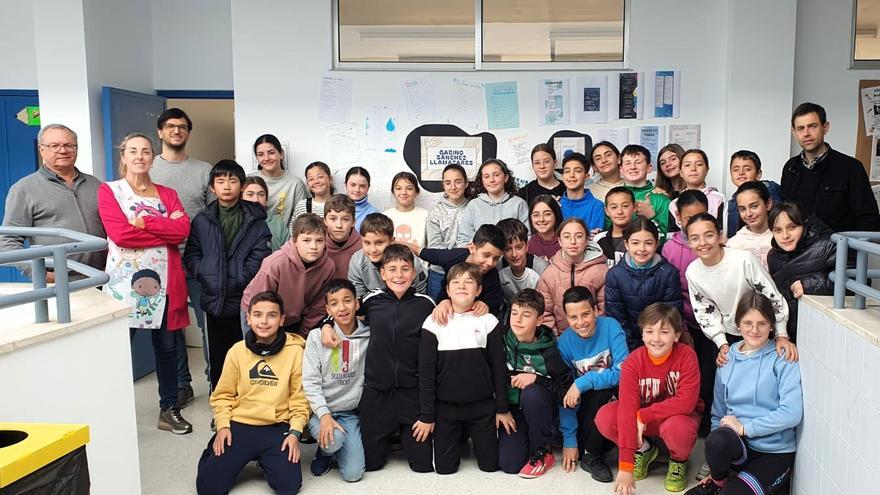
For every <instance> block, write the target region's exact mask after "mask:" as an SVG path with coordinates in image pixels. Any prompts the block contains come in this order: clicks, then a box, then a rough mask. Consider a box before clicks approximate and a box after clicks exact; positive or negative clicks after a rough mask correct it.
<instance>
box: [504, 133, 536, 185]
mask: <svg viewBox="0 0 880 495" xmlns="http://www.w3.org/2000/svg"><path fill="white" fill-rule="evenodd" d="M507 144H508V145H509V146H510V148H511V150H513V158H514V161H513V163H508V165H510V166H512V167H513V168H515V169H517V170H520V171H525V172H531V171H532V158H531V150H530V149H529V137H528V136H527V135H525V134H519V135H517V136H511V137H509V138H507ZM513 175H514V176H517V175H519V174H517V171H516V170H514V173H513Z"/></svg>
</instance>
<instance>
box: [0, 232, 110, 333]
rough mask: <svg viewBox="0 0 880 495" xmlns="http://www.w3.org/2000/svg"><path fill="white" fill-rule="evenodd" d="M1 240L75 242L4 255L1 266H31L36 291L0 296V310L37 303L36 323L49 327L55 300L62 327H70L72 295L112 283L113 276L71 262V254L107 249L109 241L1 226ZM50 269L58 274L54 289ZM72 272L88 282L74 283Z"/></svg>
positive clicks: (35, 308) (0, 257) (35, 311)
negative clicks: (63, 239)
mask: <svg viewBox="0 0 880 495" xmlns="http://www.w3.org/2000/svg"><path fill="white" fill-rule="evenodd" d="M0 236H16V237H33V236H52V237H66V238H68V239H72V242H66V243H63V244H52V245H50V246H30V247H27V248H24V249H19V250H16V251H7V252H2V253H0V265H8V264H15V265H21V264H22V263H23V262H30V265H31V278H32V279H33V284H34V288H33V290H29V291H27V292H20V293H18V294H7V295H2V296H0V309H2V308H8V307H10V306H17V305H19V304H27V303H34V313H35V315H34V321H36V322H37V323H46V322H48V321H49V299H51V298H53V297H54V298H55V300H56V301H55V302H56V305H57V309H58V323H70V293H71V292H73V291H77V290H82V289H89V288H92V287H97V286H99V285H104V284H106V283H107V282H108V281H109V280H110V276H109V275H107V274H106V273H104V272H103V271H101V270H98V269H97V268H92V267H91V266H88V265H86V264H84V263H80V262H78V261H73V260H69V259H67V256H68V255H70V254H78V253H88V252H91V251H101V250H103V249H107V239H102V238H100V237H95V236H92V235H88V234H83V233H82V232H76V231H74V230H69V229H56V228H43V227H2V226H0ZM47 262H48V263H47ZM47 266H50V267H52V268H53V269H54V270H55V286H54V287H47V286H46V267H47ZM68 270H73V271H74V272H77V273H79V274H81V275H84V276H85V278H82V279H79V280H74V281H72V282H71V281H70V276H69V274H68V273H67V272H68Z"/></svg>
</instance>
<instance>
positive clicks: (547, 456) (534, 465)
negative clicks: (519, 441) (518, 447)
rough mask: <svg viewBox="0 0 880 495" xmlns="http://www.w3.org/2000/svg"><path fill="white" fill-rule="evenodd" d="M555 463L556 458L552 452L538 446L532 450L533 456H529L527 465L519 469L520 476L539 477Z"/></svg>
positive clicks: (527, 477)
mask: <svg viewBox="0 0 880 495" xmlns="http://www.w3.org/2000/svg"><path fill="white" fill-rule="evenodd" d="M555 463H556V458H555V457H553V453H552V452H547V449H545V448H543V447H538V448H537V449H535V451H534V452H532V456H531V457H529V460H528V461H527V462H526V464H525V466H523V467H522V469H520V470H519V477H520V478H526V479H533V478H537V477H539V476H541V475H542V474H544V473H546V472H547V470H548V469H550V468H552V467H553V464H555Z"/></svg>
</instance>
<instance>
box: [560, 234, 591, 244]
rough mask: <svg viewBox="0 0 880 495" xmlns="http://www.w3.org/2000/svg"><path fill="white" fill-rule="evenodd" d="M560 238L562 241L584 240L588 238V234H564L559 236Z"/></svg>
mask: <svg viewBox="0 0 880 495" xmlns="http://www.w3.org/2000/svg"><path fill="white" fill-rule="evenodd" d="M559 240H560V241H562V242H584V241H586V240H587V236H586V235H585V234H575V235H571V234H562V235H560V236H559Z"/></svg>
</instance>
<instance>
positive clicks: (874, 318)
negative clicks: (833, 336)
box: [801, 296, 880, 347]
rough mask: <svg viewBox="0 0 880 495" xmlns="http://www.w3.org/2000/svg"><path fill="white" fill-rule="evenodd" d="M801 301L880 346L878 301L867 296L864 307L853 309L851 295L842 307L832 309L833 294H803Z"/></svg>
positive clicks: (879, 306) (879, 304)
mask: <svg viewBox="0 0 880 495" xmlns="http://www.w3.org/2000/svg"><path fill="white" fill-rule="evenodd" d="M801 303H802V304H809V305H810V306H813V307H815V308H817V309H819V310H820V311H821V312H822V313H824V314H826V315H828V316H829V317H831V318H833V319H834V320H837V321H839V322H840V323H842V324H843V325H845V326H846V327H847V328H849V329H850V330H851V331H852V332H853V333H855V334H856V335H859V336H861V337H862V338H863V339H865V340H866V341H868V342H869V343H870V344H872V345H875V346H877V347H880V302H878V301H874V300H871V299H870V298H868V300H867V302H866V304H865V306H866V307H865V309H854V308H853V297H847V298H846V307H845V308H844V309H834V297H833V296H803V297H802V298H801Z"/></svg>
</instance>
